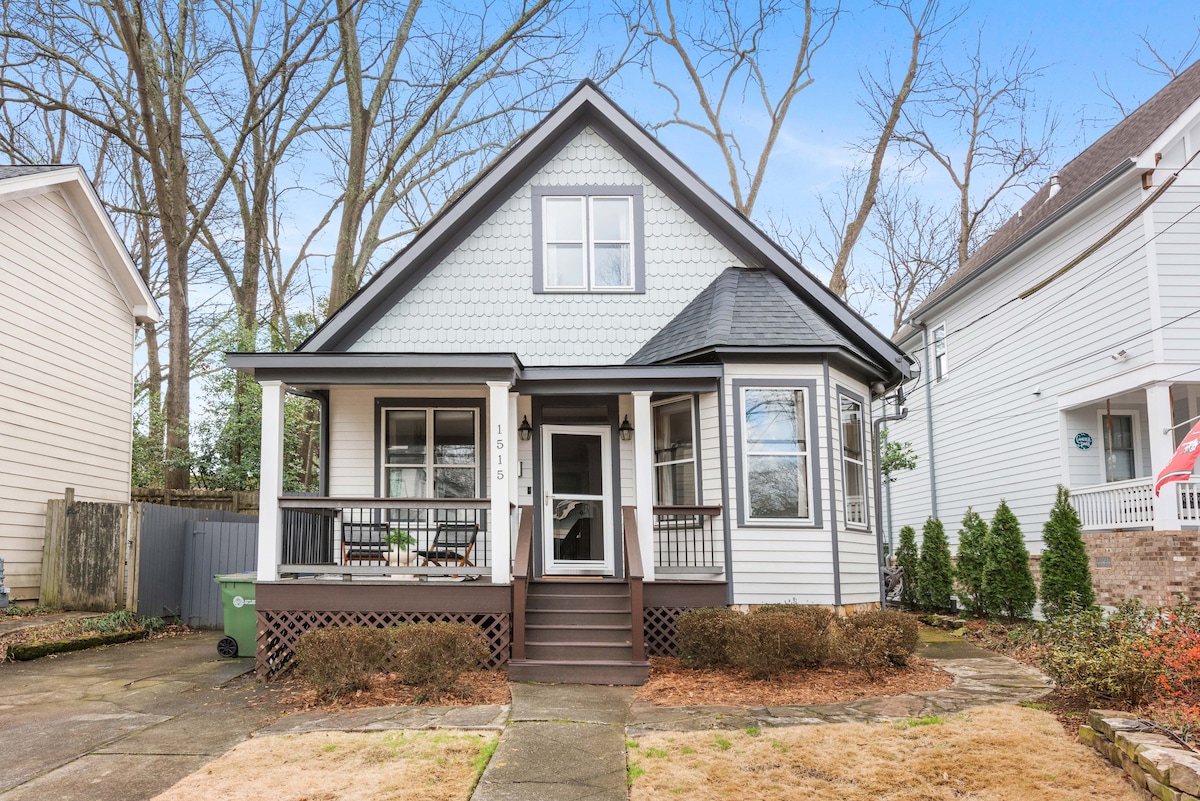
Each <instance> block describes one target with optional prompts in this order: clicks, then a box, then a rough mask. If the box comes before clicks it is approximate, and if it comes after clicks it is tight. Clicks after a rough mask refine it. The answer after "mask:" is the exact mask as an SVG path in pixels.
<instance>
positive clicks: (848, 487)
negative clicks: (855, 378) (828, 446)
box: [838, 395, 867, 526]
mask: <svg viewBox="0 0 1200 801" xmlns="http://www.w3.org/2000/svg"><path fill="white" fill-rule="evenodd" d="M838 405H839V408H840V410H841V411H840V415H841V430H842V498H843V503H844V504H845V512H846V522H847V523H848V524H850V525H854V526H865V525H867V489H866V487H867V462H866V454H865V452H864V450H863V441H864V437H863V405H862V401H860V400H857V399H855V398H850V397H847V396H846V395H838Z"/></svg>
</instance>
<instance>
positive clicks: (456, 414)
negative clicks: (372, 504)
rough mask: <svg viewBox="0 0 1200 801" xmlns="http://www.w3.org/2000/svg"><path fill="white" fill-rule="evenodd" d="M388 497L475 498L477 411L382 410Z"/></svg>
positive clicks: (384, 470)
mask: <svg viewBox="0 0 1200 801" xmlns="http://www.w3.org/2000/svg"><path fill="white" fill-rule="evenodd" d="M382 413H383V431H384V442H383V443H382V447H383V488H384V492H383V494H384V496H385V497H388V498H478V497H479V447H478V443H479V419H478V412H477V410H476V409H461V408H459V409H437V408H434V409H420V408H417V409H411V408H409V409H383V411H382Z"/></svg>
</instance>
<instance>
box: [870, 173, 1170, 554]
mask: <svg viewBox="0 0 1200 801" xmlns="http://www.w3.org/2000/svg"><path fill="white" fill-rule="evenodd" d="M1140 200H1141V191H1140V189H1137V188H1136V187H1135V185H1133V183H1132V182H1130V183H1129V184H1128V185H1125V186H1123V188H1122V189H1121V190H1120V191H1112V192H1110V193H1109V194H1108V195H1106V196H1101V197H1099V198H1097V199H1095V200H1093V201H1092V202H1091V203H1090V204H1089V205H1088V206H1087V207H1085V208H1083V209H1081V210H1076V211H1075V212H1073V213H1072V214H1071V215H1070V216H1069V217H1068V218H1067V219H1066V220H1065V221H1062V222H1060V223H1059V224H1058V226H1057V227H1056V228H1055V229H1053V231H1052V234H1051V236H1050V238H1047V239H1044V240H1039V242H1037V243H1036V244H1035V245H1034V246H1033V247H1028V246H1027V247H1026V248H1025V249H1023V250H1022V251H1020V252H1019V257H1017V258H1010V259H1009V260H1008V262H1007V264H1006V266H1005V267H1004V268H1003V270H1002V272H998V273H992V274H989V275H988V276H987V277H985V278H976V279H975V280H974V281H972V283H971V285H970V289H969V290H965V291H964V292H963V294H962V295H960V296H957V297H955V298H954V299H953V300H952V301H949V302H947V304H946V305H943V306H941V307H938V308H937V309H935V310H933V311H930V312H929V313H928V316H927V318H926V319H925V322H926V324H927V325H928V326H929V329H930V331H931V332H932V330H933V329H934V328H935V327H936V326H938V325H941V324H942V323H945V324H946V326H947V331H948V332H949V333H948V335H947V355H948V371H947V374H946V376H945V378H944V379H943V380H942V381H934V379H933V371H932V370H931V369H930V365H929V364H928V363H927V360H926V359H925V358H924V356H925V354H924V353H923V352H919V351H918V350H917V349H918V348H919V338H920V337H919V335H918V337H917V338H916V339H915V340H913V341H911V342H908V343H906V344H905V348H906V350H908V351H909V352H910V353H917V355H919V356H920V357H921V359H922V362H925V370H924V375H923V377H922V379H921V383H920V384H919V385H917V386H916V387H915V388H912V387H911V386H910V393H909V397H908V400H907V403H908V406H909V410H910V411H909V417H908V419H907V420H905V421H902V422H894V423H890V424H889V426H888V428H889V430H890V432H891V434H892V438H893V439H894V440H898V441H910V442H912V443H913V445H914V450H915V451H916V454H917V457H918V465H917V468H916V470H913V471H905V472H903V473H901V474H900V476H899V479H898V480H897V481H896V482H895V484H894V485H893V491H894V498H893V525H894V530H898V529H899V527H900V526H902V525H906V524H907V525H912V526H914V527H916V528H918V530H919V528H920V526H921V525H922V523H923V522H924V520H925V518H926V517H927V516H928V515H929V514H930V498H929V489H928V487H929V483H928V473H929V447H928V442H926V437H925V428H926V411H927V401H926V386H930V387H931V390H932V396H933V416H934V432H935V433H934V451H933V452H934V457H935V460H936V469H937V481H938V484H937V505H938V513H939V516H940V517H941V519H942V521H943V522H944V523H945V525H946V529H947V533H948V534H949V536H950V539H951V544H952V546H954V545H955V544H956V543H957V533H958V529H959V523H960V521H961V520H962V517H963V514H964V513H965V512H966V510H967V507H969V506H972V507H974V509H975V511H977V512H979V513H980V514H982V515H983V516H984V517H985V518H986V519H989V520H990V519H991V517H992V515H993V514H994V512H995V509H996V506H997V505H998V503H999V501H1000V500H1001V499H1002V498H1003V499H1005V500H1007V501H1008V504H1009V506H1010V507H1011V508H1012V509H1013V511H1014V513H1015V514H1016V515H1017V517H1018V519H1019V520H1020V521H1021V524H1022V529H1023V531H1024V534H1025V539H1026V541H1027V542H1028V543H1029V545H1030V547H1031V550H1033V551H1034V552H1035V553H1036V552H1038V551H1040V531H1041V527H1042V524H1043V523H1044V522H1045V519H1046V514H1047V512H1048V510H1049V509H1050V506H1051V505H1052V504H1053V502H1054V493H1055V486H1056V485H1057V484H1058V483H1059V482H1060V481H1063V480H1064V478H1065V477H1066V475H1065V474H1066V469H1067V465H1064V464H1062V449H1061V445H1062V441H1061V439H1060V436H1061V435H1060V424H1059V411H1058V407H1057V397H1058V395H1059V394H1061V393H1063V392H1070V391H1075V390H1077V389H1080V388H1082V387H1086V386H1089V385H1091V384H1094V383H1096V382H1099V381H1103V380H1106V379H1110V378H1114V377H1118V376H1120V375H1121V374H1123V373H1126V372H1128V371H1131V370H1136V369H1138V368H1142V367H1146V366H1148V365H1150V364H1152V363H1153V360H1154V353H1153V346H1152V338H1151V337H1150V336H1149V334H1148V332H1149V331H1150V328H1151V324H1150V298H1149V291H1148V283H1147V278H1146V264H1147V262H1146V257H1145V248H1144V238H1143V236H1142V228H1141V226H1140V225H1137V224H1135V225H1132V226H1129V227H1127V228H1126V229H1125V230H1124V231H1123V232H1122V233H1120V234H1119V235H1117V236H1116V237H1115V238H1114V239H1113V240H1112V241H1110V242H1109V243H1108V244H1106V245H1104V246H1103V247H1102V248H1101V249H1100V250H1099V251H1098V252H1097V253H1095V254H1094V255H1092V256H1090V257H1089V258H1088V259H1086V260H1085V261H1084V262H1083V263H1082V264H1081V265H1080V266H1078V267H1076V268H1075V269H1074V270H1072V271H1071V272H1069V273H1067V274H1066V275H1064V276H1063V277H1061V278H1059V279H1057V280H1056V281H1054V282H1053V283H1051V284H1050V285H1049V286H1047V287H1046V288H1045V289H1043V290H1041V291H1039V292H1038V293H1036V294H1035V295H1033V296H1031V297H1030V298H1029V299H1027V300H1016V297H1017V295H1018V293H1020V292H1022V291H1024V290H1025V289H1028V288H1029V287H1031V286H1033V285H1034V284H1035V283H1037V282H1038V281H1040V280H1041V279H1043V278H1045V277H1047V276H1049V275H1050V274H1051V273H1052V272H1053V271H1054V270H1056V269H1057V268H1059V267H1061V266H1063V265H1064V264H1066V263H1067V262H1068V261H1070V260H1071V259H1072V258H1074V257H1075V256H1077V255H1078V254H1079V253H1081V252H1082V251H1083V250H1084V249H1085V248H1087V247H1088V246H1090V245H1092V244H1093V243H1094V242H1095V241H1096V240H1097V239H1099V238H1100V237H1101V236H1102V235H1104V234H1105V233H1107V232H1108V231H1109V230H1111V229H1112V228H1113V227H1114V226H1115V225H1116V224H1117V222H1118V221H1120V220H1121V219H1122V218H1123V217H1124V216H1126V215H1127V214H1128V213H1129V212H1130V211H1131V210H1132V209H1133V208H1134V207H1136V205H1137V204H1138V203H1139V202H1140ZM985 315H987V316H985ZM964 327H965V328H964ZM960 328H962V329H964V330H961V331H959V330H958V329H960ZM1138 335H1141V336H1138ZM1118 349H1124V350H1125V351H1126V359H1125V361H1124V362H1116V361H1114V360H1113V359H1111V358H1110V354H1111V353H1112V352H1115V351H1116V350H1118ZM929 382H932V383H931V384H930V383H929ZM1035 392H1039V393H1040V394H1035ZM1072 447H1073V445H1072Z"/></svg>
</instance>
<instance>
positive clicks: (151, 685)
mask: <svg viewBox="0 0 1200 801" xmlns="http://www.w3.org/2000/svg"><path fill="white" fill-rule="evenodd" d="M221 636H222V635H221V633H220V632H198V633H194V634H187V635H184V636H180V637H174V638H166V639H159V640H150V641H145V642H134V643H126V644H124V645H115V646H110V647H107V648H100V649H95V650H91V651H79V652H76V653H72V654H64V655H61V656H57V657H53V658H42V659H37V660H34V661H32V662H20V663H6V664H0V742H3V748H0V755H2V756H0V801H18V799H19V800H20V801H33V800H34V799H36V800H37V801H41V800H42V799H56V800H57V799H81V801H82V800H83V799H88V800H89V801H109V800H110V799H111V801H118V799H119V800H120V801H135V800H136V799H148V798H152V797H153V796H155V795H157V794H158V793H160V792H162V791H163V790H165V789H166V788H168V787H170V786H171V785H172V784H174V783H175V782H177V781H178V780H179V779H181V778H183V777H184V776H186V775H188V774H189V773H191V772H193V771H195V770H196V769H197V768H199V767H200V766H201V765H203V764H204V763H206V762H208V761H209V760H211V759H213V758H215V757H217V756H220V755H221V754H223V753H225V752H226V751H227V750H229V749H230V748H232V747H233V746H234V745H236V744H237V743H239V742H241V741H242V740H244V739H246V737H248V736H249V734H250V733H251V732H252V731H255V730H256V729H259V728H261V727H262V726H265V725H266V724H267V723H269V722H270V721H271V720H272V719H273V718H274V717H277V716H278V711H277V708H276V707H275V705H274V704H273V703H271V702H270V701H268V700H265V699H264V698H263V696H264V695H265V693H263V691H262V690H261V688H260V687H259V685H258V684H257V683H256V682H254V681H253V680H252V677H251V676H249V675H246V676H243V674H246V673H248V671H250V670H251V669H252V668H253V660H250V659H222V658H221V657H219V656H217V647H216V646H217V641H218V640H219V639H220V638H221Z"/></svg>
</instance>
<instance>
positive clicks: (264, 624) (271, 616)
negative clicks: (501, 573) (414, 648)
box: [256, 610, 674, 676]
mask: <svg viewBox="0 0 1200 801" xmlns="http://www.w3.org/2000/svg"><path fill="white" fill-rule="evenodd" d="M647 611H649V610H647ZM401 623H470V624H471V625H473V626H475V627H476V628H478V629H479V631H480V633H482V634H483V636H484V638H485V639H486V640H487V644H488V650H489V653H490V654H491V655H490V657H489V659H488V661H487V664H486V665H485V667H487V668H488V669H489V670H494V669H496V668H499V667H502V666H504V665H505V664H507V663H508V655H509V652H510V647H511V645H512V616H511V615H509V614H508V613H507V612H491V613H480V614H469V613H461V612H295V611H286V612H285V611H270V612H259V613H258V641H257V648H256V653H257V665H256V667H257V669H258V672H259V675H262V676H270V675H273V674H275V673H278V672H279V671H280V670H282V669H283V668H285V667H286V666H287V665H288V663H289V662H291V660H292V656H293V655H294V653H293V650H292V649H293V647H294V646H295V644H296V640H297V639H299V637H300V635H301V634H303V633H304V632H306V631H308V630H309V629H313V628H321V627H324V626H374V627H375V628H387V627H389V626H395V625H398V624H401ZM672 632H674V628H672ZM673 636H674V635H673V634H672V637H673Z"/></svg>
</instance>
